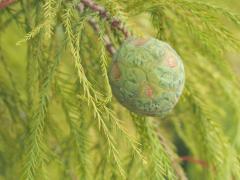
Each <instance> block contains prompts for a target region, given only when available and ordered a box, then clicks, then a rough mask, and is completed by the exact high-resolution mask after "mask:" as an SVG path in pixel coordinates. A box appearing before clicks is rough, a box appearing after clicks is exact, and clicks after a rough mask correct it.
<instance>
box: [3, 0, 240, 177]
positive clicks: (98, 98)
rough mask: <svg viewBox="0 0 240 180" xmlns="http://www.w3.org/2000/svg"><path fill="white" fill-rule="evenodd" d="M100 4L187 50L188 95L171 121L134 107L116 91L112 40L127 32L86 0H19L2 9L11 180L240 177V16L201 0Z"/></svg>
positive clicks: (107, 0)
mask: <svg viewBox="0 0 240 180" xmlns="http://www.w3.org/2000/svg"><path fill="white" fill-rule="evenodd" d="M0 2H3V1H0ZM94 2H96V3H98V4H99V5H101V6H102V7H104V8H105V10H106V11H107V12H108V13H109V15H110V16H111V17H112V18H116V19H118V20H120V21H121V22H122V25H123V26H124V27H125V28H126V29H127V30H128V31H129V32H130V33H131V34H132V35H134V36H154V37H156V38H158V39H160V40H163V41H166V42H168V43H169V44H171V46H172V47H174V48H175V49H176V51H177V52H178V53H179V54H180V55H181V57H182V59H183V63H184V66H185V71H186V83H185V89H184V92H183V95H182V97H181V99H180V102H179V103H178V104H177V106H176V107H175V108H174V110H173V111H172V112H171V113H170V114H169V115H168V116H166V117H165V118H161V119H160V118H157V117H156V118H150V117H141V116H139V115H137V114H133V113H131V112H129V111H128V110H127V109H125V108H123V107H122V106H121V105H120V104H119V102H117V101H116V99H115V98H114V97H113V96H112V92H111V87H110V85H109V80H108V68H109V64H110V63H111V61H112V56H111V53H109V52H108V47H106V42H105V39H106V36H108V37H109V39H110V40H111V42H112V44H113V46H114V47H115V48H118V47H119V46H120V45H121V43H122V42H123V41H124V35H123V34H122V33H121V32H120V31H118V30H117V29H116V28H114V26H113V25H112V24H111V23H109V21H108V20H107V19H106V18H105V19H104V18H102V16H101V14H99V13H98V12H96V11H94V9H91V8H88V7H85V8H84V10H83V11H81V10H79V8H78V5H79V3H81V0H73V1H67V0H43V1H37V0H32V1H30V0H18V1H16V2H15V3H13V4H11V5H9V6H7V7H5V8H4V9H1V10H0V180H5V179H6V180H8V179H9V180H10V179H28V180H32V179H54V180H55V179H56V180H58V179H64V180H65V179H80V180H91V179H94V180H95V179H99V180H105V179H106V180H108V179H128V180H133V179H136V180H138V179H139V180H141V179H144V180H146V179H150V180H167V179H168V180H175V179H176V180H177V179H179V180H186V179H194V180H198V179H199V180H200V179H201V180H202V179H206V180H208V179H209V180H215V179H216V180H233V179H240V156H239V154H240V110H239V108H240V85H239V77H238V76H237V73H236V71H235V70H234V68H233V65H232V62H231V60H230V59H229V58H228V56H227V54H233V53H237V52H240V48H239V47H240V41H239V38H238V36H239V34H238V33H237V32H239V30H240V15H239V14H235V13H234V12H231V10H229V9H227V8H226V9H225V8H222V6H218V5H217V4H216V2H215V4H209V3H206V2H205V1H198V0H196V1H194V0H147V1H146V0H131V1H127V0H98V1H94ZM239 9H240V7H239ZM92 19H94V20H95V22H96V23H97V25H98V28H97V31H96V29H94V28H92V26H91V25H90V24H89V20H92ZM237 63H238V65H240V63H239V62H237Z"/></svg>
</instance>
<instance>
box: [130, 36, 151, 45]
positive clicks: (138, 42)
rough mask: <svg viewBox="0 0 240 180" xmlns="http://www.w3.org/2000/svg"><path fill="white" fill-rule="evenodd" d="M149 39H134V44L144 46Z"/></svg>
mask: <svg viewBox="0 0 240 180" xmlns="http://www.w3.org/2000/svg"><path fill="white" fill-rule="evenodd" d="M148 40H149V39H148V38H141V39H135V40H134V41H132V44H133V45H135V46H142V45H144V44H145V43H146V42H147V41H148Z"/></svg>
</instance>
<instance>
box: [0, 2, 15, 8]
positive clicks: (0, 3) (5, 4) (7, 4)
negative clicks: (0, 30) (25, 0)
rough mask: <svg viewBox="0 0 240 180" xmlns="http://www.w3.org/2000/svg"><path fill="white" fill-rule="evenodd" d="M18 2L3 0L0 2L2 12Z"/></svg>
mask: <svg viewBox="0 0 240 180" xmlns="http://www.w3.org/2000/svg"><path fill="white" fill-rule="evenodd" d="M15 1H16V0H3V1H1V2H0V10H1V9H4V8H6V7H7V6H9V5H10V4H12V3H14V2H15Z"/></svg>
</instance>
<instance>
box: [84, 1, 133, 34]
mask: <svg viewBox="0 0 240 180" xmlns="http://www.w3.org/2000/svg"><path fill="white" fill-rule="evenodd" d="M81 2H82V3H83V4H84V5H85V6H86V7H88V8H90V9H92V10H93V11H95V12H98V13H99V15H100V16H101V18H102V19H106V20H107V21H108V22H109V23H110V24H111V27H112V28H115V29H117V30H119V31H121V32H122V33H123V35H124V36H125V38H127V37H128V36H129V35H130V33H129V31H128V30H127V29H126V28H125V27H124V25H123V23H122V22H121V21H120V20H119V19H116V18H114V17H111V15H110V13H109V12H107V10H106V9H105V8H104V7H102V6H100V5H98V4H96V3H95V2H94V1H93V0H82V1H81Z"/></svg>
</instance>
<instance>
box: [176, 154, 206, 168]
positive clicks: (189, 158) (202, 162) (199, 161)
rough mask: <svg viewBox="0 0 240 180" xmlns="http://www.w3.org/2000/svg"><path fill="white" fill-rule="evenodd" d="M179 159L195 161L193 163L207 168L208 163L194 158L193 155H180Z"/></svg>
mask: <svg viewBox="0 0 240 180" xmlns="http://www.w3.org/2000/svg"><path fill="white" fill-rule="evenodd" d="M179 158H180V160H181V161H188V162H191V163H195V164H199V165H200V166H202V167H204V168H207V167H208V163H207V162H206V161H203V160H201V159H195V158H193V157H190V156H181V157H179Z"/></svg>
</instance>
